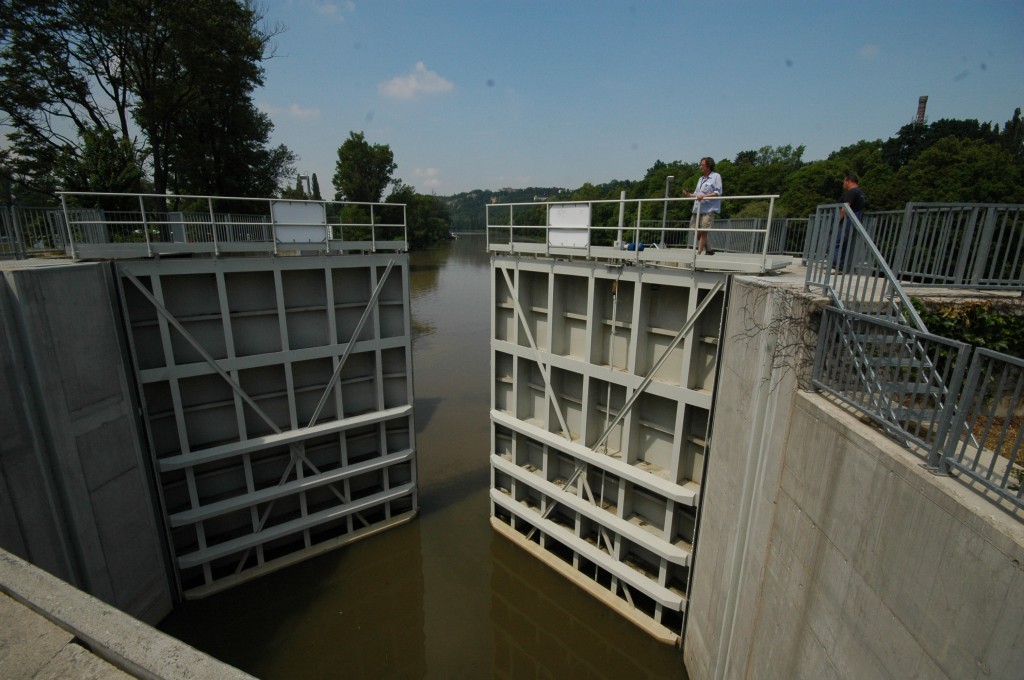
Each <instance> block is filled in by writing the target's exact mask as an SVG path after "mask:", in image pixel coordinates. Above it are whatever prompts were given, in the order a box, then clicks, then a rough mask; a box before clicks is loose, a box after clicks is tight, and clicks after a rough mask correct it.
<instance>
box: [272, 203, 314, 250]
mask: <svg viewBox="0 0 1024 680" xmlns="http://www.w3.org/2000/svg"><path fill="white" fill-rule="evenodd" d="M270 210H271V214H272V215H273V217H274V233H275V234H276V237H277V242H278V243H327V211H326V210H325V209H324V204H323V203H320V202H317V201H273V202H271V204H270Z"/></svg>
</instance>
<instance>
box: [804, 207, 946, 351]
mask: <svg viewBox="0 0 1024 680" xmlns="http://www.w3.org/2000/svg"><path fill="white" fill-rule="evenodd" d="M840 214H845V218H844V220H843V221H845V222H846V226H845V227H844V225H843V223H842V221H840V219H839V215H840ZM822 225H826V228H824V229H823V228H822ZM813 226H814V227H815V229H814V234H812V237H811V241H810V248H809V250H808V252H807V274H806V278H805V288H806V289H807V290H810V289H811V288H817V289H818V290H820V291H821V292H823V293H826V294H828V295H829V296H830V297H832V299H833V300H834V301H835V303H836V305H837V306H839V307H840V308H841V309H854V311H859V310H863V309H865V308H869V309H873V310H875V313H876V314H877V312H878V310H879V309H882V310H884V313H883V314H882V315H881V316H882V317H883V318H886V319H890V320H893V321H896V322H897V323H905V322H909V325H910V326H912V327H913V328H915V329H916V330H918V331H921V332H924V333H927V332H928V328H927V327H926V326H925V323H924V320H923V319H921V315H920V314H918V313H917V310H916V309H915V308H914V305H913V304H912V303H911V301H910V297H909V296H908V295H907V294H906V291H904V290H903V286H902V285H900V281H899V279H898V278H897V277H896V275H895V274H894V273H893V271H892V269H890V268H889V264H888V263H887V262H886V260H885V258H884V257H883V256H882V253H881V252H879V250H878V247H877V246H875V243H874V241H872V239H871V236H870V235H869V234H868V232H867V230H866V229H865V228H864V225H863V224H861V221H860V220H859V219H857V216H856V215H855V214H854V212H853V211H852V210H851V209H850V206H849V205H848V204H846V203H834V204H829V205H820V206H818V210H817V212H816V213H815V218H814V225H813ZM843 245H845V252H841V253H839V259H838V260H837V257H836V254H837V249H842V248H843Z"/></svg>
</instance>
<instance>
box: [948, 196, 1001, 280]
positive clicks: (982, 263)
mask: <svg viewBox="0 0 1024 680" xmlns="http://www.w3.org/2000/svg"><path fill="white" fill-rule="evenodd" d="M998 221H999V208H998V207H997V206H994V205H989V206H986V207H985V219H984V220H983V221H982V227H981V236H980V237H979V238H978V250H977V252H976V253H975V254H974V260H973V261H972V263H971V271H970V282H969V283H970V285H972V286H978V285H979V284H980V283H981V280H982V279H983V278H985V276H987V275H988V274H989V272H990V270H991V267H990V258H993V257H998V255H996V254H995V253H994V252H993V249H992V240H993V238H992V237H993V236H994V235H995V232H996V223H997V222H998ZM957 283H958V284H962V283H968V282H967V281H965V280H963V279H960V280H958V281H957Z"/></svg>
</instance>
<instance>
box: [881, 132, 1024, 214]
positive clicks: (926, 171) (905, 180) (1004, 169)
mask: <svg viewBox="0 0 1024 680" xmlns="http://www.w3.org/2000/svg"><path fill="white" fill-rule="evenodd" d="M896 181H897V183H898V184H900V185H902V186H903V187H905V191H906V200H908V201H939V202H943V201H953V202H959V203H1021V202H1024V176H1022V172H1021V168H1020V166H1019V165H1017V164H1015V163H1014V159H1013V156H1012V155H1011V154H1010V152H1008V151H1007V150H1006V149H1005V148H1003V147H1002V146H1001V145H1000V144H998V143H990V142H985V141H982V140H980V139H960V138H957V137H945V138H943V139H940V140H938V141H937V142H936V143H935V144H933V145H932V146H930V147H929V148H928V149H926V150H924V151H922V152H921V154H920V155H919V156H918V157H917V158H915V159H914V160H912V161H910V162H909V163H907V165H906V166H904V167H903V168H902V169H900V171H899V173H897V178H896Z"/></svg>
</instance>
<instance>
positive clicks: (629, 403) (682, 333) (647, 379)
mask: <svg viewBox="0 0 1024 680" xmlns="http://www.w3.org/2000/svg"><path fill="white" fill-rule="evenodd" d="M723 287H725V281H719V282H718V283H716V284H715V286H714V288H712V289H711V290H710V291H709V292H708V294H707V295H706V296H705V297H704V299H703V300H702V301H701V303H700V304H699V305H697V309H695V310H694V312H693V315H692V316H690V318H689V319H687V320H686V323H684V324H683V327H682V328H680V329H679V332H678V333H676V336H675V337H674V338H672V342H670V343H669V345H668V347H666V348H665V351H664V352H663V353H662V355H661V356H660V357H659V358H658V360H657V361H656V362H655V363H654V366H652V367H651V370H650V371H648V372H647V375H645V376H644V379H643V381H641V383H640V385H639V386H638V387H637V388H636V389H635V390H634V391H633V394H631V395H629V399H627V400H626V403H625V404H623V405H622V408H620V409H619V412H618V413H617V414H615V418H614V419H613V420H612V422H611V424H610V425H608V427H607V428H605V431H604V433H602V434H601V436H600V437H598V439H597V441H596V442H594V445H593V446H592V447H591V448H592V449H594V450H595V451H596V450H597V449H599V448H600V447H601V444H603V443H604V441H605V439H607V438H608V435H609V434H611V431H612V429H614V428H615V426H616V425H618V424H619V421H621V420H622V419H623V418H624V417H625V416H626V414H627V413H628V412H629V410H630V409H631V408H632V407H633V404H634V403H635V402H636V400H637V399H639V398H640V395H641V394H643V393H644V392H645V391H646V390H647V386H648V385H650V384H651V381H653V380H654V375H655V374H656V373H657V372H658V370H659V369H660V368H661V366H662V364H664V363H665V361H666V360H667V359H668V355H669V354H670V353H671V352H672V350H673V349H675V348H676V345H678V344H679V343H680V341H681V340H682V339H683V338H685V337H686V335H687V334H688V333H689V332H690V330H691V329H692V328H693V325H694V324H695V323H697V319H698V318H699V317H700V315H701V314H703V313H704V310H705V309H707V307H708V305H710V304H711V300H712V299H714V297H715V295H716V294H717V293H718V292H719V291H720V290H722V288H723ZM609 408H610V405H609Z"/></svg>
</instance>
